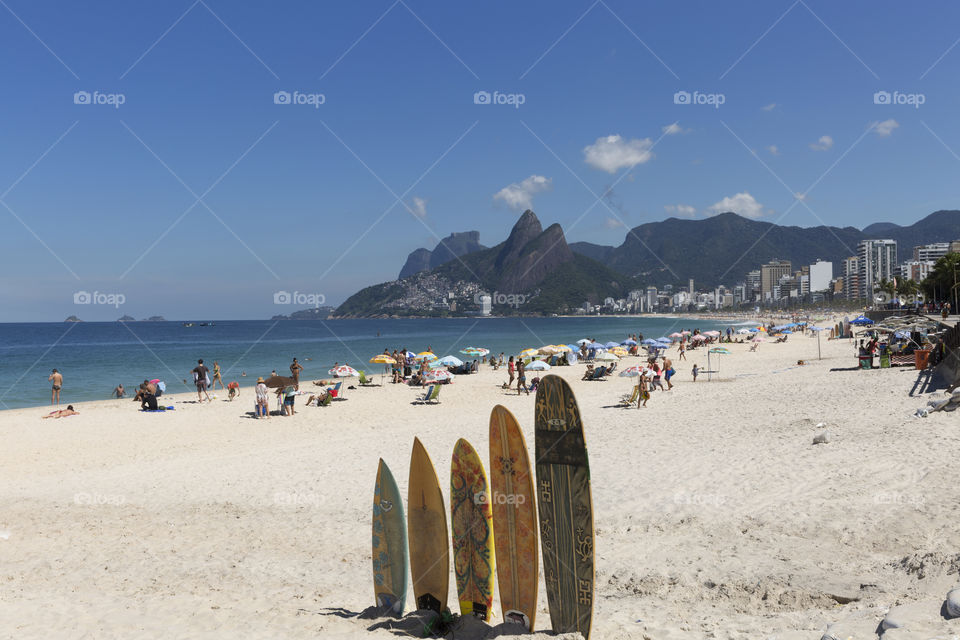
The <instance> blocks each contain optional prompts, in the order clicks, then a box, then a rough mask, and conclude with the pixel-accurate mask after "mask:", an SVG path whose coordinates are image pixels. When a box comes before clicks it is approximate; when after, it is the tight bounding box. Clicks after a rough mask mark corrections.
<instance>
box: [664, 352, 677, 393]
mask: <svg viewBox="0 0 960 640" xmlns="http://www.w3.org/2000/svg"><path fill="white" fill-rule="evenodd" d="M674 373H676V371H674V370H673V362H671V361H670V358H664V359H663V379H664V380H666V381H667V391H670V389H673V383H672V382H670V378H672V377H673V374H674Z"/></svg>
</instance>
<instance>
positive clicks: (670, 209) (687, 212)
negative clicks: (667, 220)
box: [664, 204, 697, 218]
mask: <svg viewBox="0 0 960 640" xmlns="http://www.w3.org/2000/svg"><path fill="white" fill-rule="evenodd" d="M664 210H665V211H666V212H667V213H675V214H677V215H678V216H680V217H681V218H692V217H693V216H695V215H697V208H696V207H691V206H690V205H688V204H668V205H666V206H665V207H664Z"/></svg>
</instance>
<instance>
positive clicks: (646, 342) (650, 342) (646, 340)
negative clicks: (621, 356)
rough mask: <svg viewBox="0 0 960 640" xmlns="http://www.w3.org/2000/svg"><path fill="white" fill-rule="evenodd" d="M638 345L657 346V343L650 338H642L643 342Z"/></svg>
mask: <svg viewBox="0 0 960 640" xmlns="http://www.w3.org/2000/svg"><path fill="white" fill-rule="evenodd" d="M640 344H646V345H651V344H657V341H656V340H652V339H650V338H644V339H643V340H641V341H640Z"/></svg>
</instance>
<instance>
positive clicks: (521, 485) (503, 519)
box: [490, 404, 540, 631]
mask: <svg viewBox="0 0 960 640" xmlns="http://www.w3.org/2000/svg"><path fill="white" fill-rule="evenodd" d="M490 489H491V494H490V504H491V506H492V507H493V538H494V541H495V543H496V552H497V583H498V585H499V587H500V606H501V608H502V609H503V621H504V622H513V623H517V624H521V625H523V626H524V627H525V628H526V629H527V630H528V631H533V625H534V623H535V621H536V615H537V586H538V584H539V568H540V567H539V564H540V563H539V562H538V560H537V503H536V496H535V495H534V491H533V472H532V470H531V469H530V456H529V455H528V454H527V443H526V441H525V440H524V438H523V431H521V430H520V425H519V424H517V419H516V418H515V417H514V416H513V414H512V413H510V410H509V409H507V408H506V407H503V406H501V405H499V404H498V405H497V406H495V407H494V408H493V411H491V412H490Z"/></svg>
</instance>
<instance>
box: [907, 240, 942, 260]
mask: <svg viewBox="0 0 960 640" xmlns="http://www.w3.org/2000/svg"><path fill="white" fill-rule="evenodd" d="M950 244H951V243H949V242H934V243H933V244H922V245H920V246H919V247H914V248H913V259H914V260H916V261H917V262H936V261H937V260H939V259H940V258H942V257H943V256H945V255H947V254H948V253H950Z"/></svg>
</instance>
